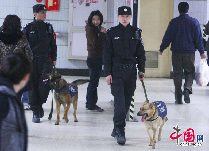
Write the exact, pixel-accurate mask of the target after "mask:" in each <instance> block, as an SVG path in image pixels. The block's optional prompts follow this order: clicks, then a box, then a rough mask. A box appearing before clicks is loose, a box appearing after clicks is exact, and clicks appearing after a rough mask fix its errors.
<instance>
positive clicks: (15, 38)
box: [0, 30, 33, 63]
mask: <svg viewBox="0 0 209 151" xmlns="http://www.w3.org/2000/svg"><path fill="white" fill-rule="evenodd" d="M13 53H23V54H25V55H26V56H27V58H28V59H29V60H31V61H32V59H33V53H32V51H31V49H30V46H29V43H28V40H27V39H26V37H25V36H24V35H18V34H7V33H4V32H3V31H1V30H0V63H1V61H2V59H3V58H4V57H6V56H8V55H10V54H13Z"/></svg>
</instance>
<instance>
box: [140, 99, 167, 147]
mask: <svg viewBox="0 0 209 151" xmlns="http://www.w3.org/2000/svg"><path fill="white" fill-rule="evenodd" d="M137 116H141V117H142V119H141V120H142V122H144V123H145V127H146V129H147V132H148V135H149V139H150V142H149V146H152V149H155V144H156V142H157V141H156V134H157V130H158V129H159V133H158V141H160V140H161V135H162V128H163V126H164V124H165V122H166V121H167V120H168V118H167V107H166V105H165V103H164V102H162V101H156V102H151V103H149V101H145V102H144V103H143V105H142V107H140V110H139V112H138V113H137Z"/></svg>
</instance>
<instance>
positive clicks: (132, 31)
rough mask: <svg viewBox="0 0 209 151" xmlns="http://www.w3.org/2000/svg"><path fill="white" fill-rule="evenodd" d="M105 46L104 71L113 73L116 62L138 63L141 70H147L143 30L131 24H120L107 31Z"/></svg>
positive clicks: (109, 73)
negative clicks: (125, 25)
mask: <svg viewBox="0 0 209 151" xmlns="http://www.w3.org/2000/svg"><path fill="white" fill-rule="evenodd" d="M106 38H107V39H106V44H105V48H104V59H103V60H104V72H105V75H112V67H113V65H115V64H137V67H138V70H139V72H145V61H146V57H145V50H144V45H143V41H142V38H141V30H140V29H139V28H135V27H133V26H131V25H130V24H129V25H128V26H127V27H124V26H123V25H122V24H119V25H118V26H116V27H112V28H111V29H109V30H108V32H107V37H106Z"/></svg>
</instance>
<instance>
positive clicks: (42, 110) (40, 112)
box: [39, 106, 44, 118]
mask: <svg viewBox="0 0 209 151" xmlns="http://www.w3.org/2000/svg"><path fill="white" fill-rule="evenodd" d="M42 117H44V109H43V107H42V106H41V107H40V108H39V118H42Z"/></svg>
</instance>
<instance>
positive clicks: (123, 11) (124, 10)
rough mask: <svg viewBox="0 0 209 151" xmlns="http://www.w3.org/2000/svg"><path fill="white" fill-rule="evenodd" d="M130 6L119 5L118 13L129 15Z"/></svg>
mask: <svg viewBox="0 0 209 151" xmlns="http://www.w3.org/2000/svg"><path fill="white" fill-rule="evenodd" d="M131 14H132V13H131V8H130V7H128V6H121V7H119V8H118V15H131Z"/></svg>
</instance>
